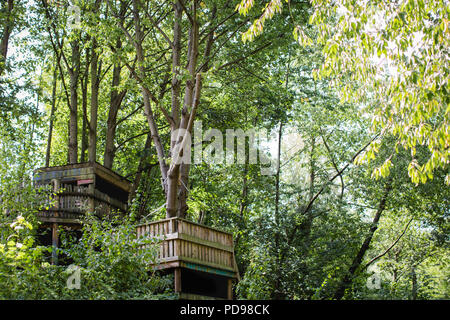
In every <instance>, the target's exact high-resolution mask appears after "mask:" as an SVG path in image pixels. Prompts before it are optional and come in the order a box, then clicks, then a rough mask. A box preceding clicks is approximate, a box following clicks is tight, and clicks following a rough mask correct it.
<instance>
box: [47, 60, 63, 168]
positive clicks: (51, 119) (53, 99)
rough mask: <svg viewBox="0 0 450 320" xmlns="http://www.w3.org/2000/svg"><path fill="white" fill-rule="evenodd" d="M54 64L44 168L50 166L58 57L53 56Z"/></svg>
mask: <svg viewBox="0 0 450 320" xmlns="http://www.w3.org/2000/svg"><path fill="white" fill-rule="evenodd" d="M55 58H56V59H55V60H56V64H55V66H54V69H53V83H52V107H51V110H50V121H49V122H50V123H49V126H48V137H47V150H46V152H45V166H46V167H49V166H50V152H51V149H52V136H53V123H54V120H55V112H56V88H57V85H58V67H57V66H58V64H59V60H60V59H61V56H60V55H55Z"/></svg>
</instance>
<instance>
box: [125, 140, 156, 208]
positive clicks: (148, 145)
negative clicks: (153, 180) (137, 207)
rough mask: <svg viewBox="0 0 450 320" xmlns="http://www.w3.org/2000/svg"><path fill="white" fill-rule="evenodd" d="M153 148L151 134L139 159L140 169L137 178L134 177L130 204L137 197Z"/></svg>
mask: <svg viewBox="0 0 450 320" xmlns="http://www.w3.org/2000/svg"><path fill="white" fill-rule="evenodd" d="M151 146H152V136H151V134H148V135H147V139H146V140H145V146H144V150H143V152H142V154H143V155H142V157H141V159H139V165H138V169H137V172H136V176H135V177H134V181H133V185H132V187H131V191H130V197H129V202H130V203H131V201H133V199H134V197H135V196H136V190H137V189H138V188H139V185H140V184H141V180H142V174H143V173H144V171H145V167H146V163H147V161H148V158H149V153H150V148H151Z"/></svg>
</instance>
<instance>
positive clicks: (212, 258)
mask: <svg viewBox="0 0 450 320" xmlns="http://www.w3.org/2000/svg"><path fill="white" fill-rule="evenodd" d="M137 235H138V237H141V236H144V235H149V236H151V237H154V238H159V239H161V244H160V250H159V254H158V260H157V262H156V264H155V265H154V266H153V268H154V269H155V270H159V271H161V272H163V273H173V274H174V282H175V292H176V293H178V294H179V297H180V298H181V299H232V298H233V293H232V282H233V280H235V279H236V278H237V277H238V270H237V267H236V262H235V258H234V245H233V236H232V234H230V233H227V232H223V231H220V230H218V229H215V228H211V227H207V226H204V225H200V224H197V223H194V222H192V221H188V220H185V219H181V218H169V219H164V220H159V221H155V222H150V223H146V224H142V225H139V226H137Z"/></svg>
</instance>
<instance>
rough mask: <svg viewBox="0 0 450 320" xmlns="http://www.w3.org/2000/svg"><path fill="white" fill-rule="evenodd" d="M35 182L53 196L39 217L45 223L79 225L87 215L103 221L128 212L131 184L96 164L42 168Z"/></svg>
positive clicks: (44, 205)
mask: <svg viewBox="0 0 450 320" xmlns="http://www.w3.org/2000/svg"><path fill="white" fill-rule="evenodd" d="M33 181H34V183H35V185H36V186H37V187H39V186H47V187H48V188H50V189H51V190H52V191H53V194H54V195H53V196H52V197H51V198H50V199H48V202H47V203H44V204H42V210H41V211H39V213H38V217H39V219H40V220H41V221H42V222H44V223H64V224H72V225H76V224H79V219H80V216H81V215H83V214H84V213H85V212H86V211H91V212H94V210H95V213H96V214H97V215H98V216H100V217H102V216H105V215H109V214H111V213H113V212H118V211H121V212H125V211H126V210H127V201H128V194H129V191H130V187H131V183H130V182H129V181H128V180H126V179H125V178H123V177H122V176H120V175H118V174H117V173H115V172H113V171H111V170H109V169H108V168H105V167H103V166H102V165H100V164H98V163H96V162H85V163H77V164H70V165H65V166H57V167H45V168H39V169H37V170H36V171H35V173H34V177H33Z"/></svg>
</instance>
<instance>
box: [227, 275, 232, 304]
mask: <svg viewBox="0 0 450 320" xmlns="http://www.w3.org/2000/svg"><path fill="white" fill-rule="evenodd" d="M227 286H228V287H227V299H228V300H233V279H228V281H227Z"/></svg>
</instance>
